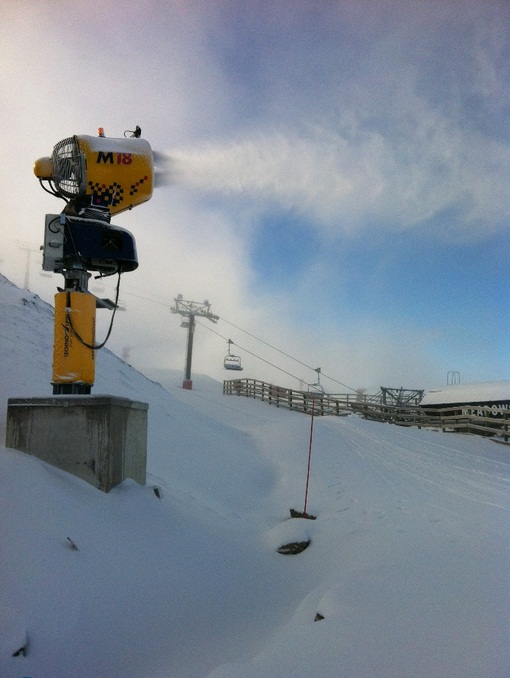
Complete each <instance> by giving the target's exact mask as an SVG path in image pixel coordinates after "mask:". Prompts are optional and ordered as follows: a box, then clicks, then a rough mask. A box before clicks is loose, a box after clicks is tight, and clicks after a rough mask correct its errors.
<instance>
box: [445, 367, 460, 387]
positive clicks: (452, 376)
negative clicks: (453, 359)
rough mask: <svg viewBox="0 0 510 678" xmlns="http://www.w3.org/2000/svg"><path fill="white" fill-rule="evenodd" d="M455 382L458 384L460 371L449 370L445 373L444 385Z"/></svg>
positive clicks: (452, 384)
mask: <svg viewBox="0 0 510 678" xmlns="http://www.w3.org/2000/svg"><path fill="white" fill-rule="evenodd" d="M456 384H460V372H457V371H455V370H450V372H448V373H447V375H446V385H447V386H455V385H456Z"/></svg>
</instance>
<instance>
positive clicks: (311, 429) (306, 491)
mask: <svg viewBox="0 0 510 678" xmlns="http://www.w3.org/2000/svg"><path fill="white" fill-rule="evenodd" d="M314 414H315V398H312V419H311V422H310V444H309V446H308V469H307V471H306V489H305V506H304V508H303V517H304V518H306V504H307V502H308V483H309V481H310V462H311V460H312V439H313V417H314Z"/></svg>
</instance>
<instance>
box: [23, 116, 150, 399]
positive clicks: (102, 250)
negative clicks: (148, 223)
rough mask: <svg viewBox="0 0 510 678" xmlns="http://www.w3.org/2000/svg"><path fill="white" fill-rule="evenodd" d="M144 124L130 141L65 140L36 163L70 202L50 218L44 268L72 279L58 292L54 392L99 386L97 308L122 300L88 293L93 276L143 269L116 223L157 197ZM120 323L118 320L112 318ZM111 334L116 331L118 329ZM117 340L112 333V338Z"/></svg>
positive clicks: (45, 181)
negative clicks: (96, 371) (119, 216)
mask: <svg viewBox="0 0 510 678" xmlns="http://www.w3.org/2000/svg"><path fill="white" fill-rule="evenodd" d="M140 135H141V130H140V128H139V127H136V129H135V130H134V131H133V132H129V131H128V132H125V133H124V137H123V138H109V137H105V135H104V131H103V129H102V128H99V134H98V136H97V137H92V136H88V135H76V136H73V137H69V138H67V139H64V140H62V141H60V142H58V143H57V144H56V145H55V146H54V148H53V152H52V154H51V156H50V157H46V158H40V159H39V160H37V161H36V162H35V164H34V173H35V175H36V176H37V177H38V179H39V181H40V183H41V186H42V187H43V188H44V190H45V191H47V192H48V193H50V194H52V195H54V196H56V197H58V198H61V199H63V200H65V202H66V206H65V208H64V209H63V211H62V213H61V214H47V215H46V224H45V234H44V246H43V248H42V249H43V269H44V270H45V271H51V272H53V273H61V274H62V275H63V276H64V280H65V285H64V289H63V290H60V291H59V293H58V294H56V295H55V341H54V351H53V380H52V383H53V392H54V393H55V394H59V393H90V389H91V387H92V385H93V382H94V351H95V350H97V349H98V348H101V347H102V346H103V345H104V343H106V342H103V343H102V344H100V345H97V344H96V343H95V309H96V307H99V308H108V307H109V308H113V310H114V312H115V309H116V303H117V300H118V285H117V300H116V301H115V303H113V302H109V300H105V301H106V303H104V302H103V301H101V300H98V299H96V298H95V297H94V296H93V295H91V294H90V293H89V292H88V280H89V278H90V275H91V274H90V273H89V271H95V272H97V273H98V274H99V276H107V275H113V274H115V273H117V274H118V275H119V281H120V274H121V273H124V272H127V271H133V270H134V269H136V268H137V267H138V259H137V253H136V244H135V239H134V237H133V235H132V234H131V233H130V232H129V231H127V230H125V229H123V228H119V227H118V226H113V225H112V224H111V223H110V220H111V216H112V215H114V214H120V213H121V212H124V211H126V210H130V209H132V208H133V207H136V206H137V205H140V204H142V203H144V202H146V201H147V200H150V198H151V197H152V191H153V178H154V163H153V155H152V149H151V147H150V145H149V143H148V142H147V141H145V140H144V139H141V138H140ZM112 322H113V317H112ZM110 329H111V328H110ZM108 335H109V333H108Z"/></svg>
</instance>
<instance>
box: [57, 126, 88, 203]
mask: <svg viewBox="0 0 510 678" xmlns="http://www.w3.org/2000/svg"><path fill="white" fill-rule="evenodd" d="M52 159H53V168H54V169H53V171H54V175H53V179H54V181H55V185H56V187H57V189H58V191H59V193H61V194H62V195H65V196H66V197H68V198H75V197H76V196H78V195H80V193H85V185H84V178H85V171H84V170H85V158H84V155H83V153H82V152H81V150H80V147H79V144H78V140H77V138H76V137H70V138H69V139H64V140H63V141H59V143H58V144H56V146H55V147H54V149H53V156H52Z"/></svg>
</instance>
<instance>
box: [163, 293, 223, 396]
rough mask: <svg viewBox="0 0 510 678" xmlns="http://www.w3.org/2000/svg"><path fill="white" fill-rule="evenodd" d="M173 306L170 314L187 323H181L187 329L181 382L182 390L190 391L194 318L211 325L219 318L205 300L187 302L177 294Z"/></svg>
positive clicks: (191, 383) (191, 384)
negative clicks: (175, 314) (176, 315)
mask: <svg viewBox="0 0 510 678" xmlns="http://www.w3.org/2000/svg"><path fill="white" fill-rule="evenodd" d="M174 302H175V304H174V305H173V306H172V307H171V308H170V311H171V312H172V313H178V314H179V315H181V316H183V317H184V318H187V321H185V322H184V321H183V324H182V326H183V327H187V329H188V339H187V343H186V366H185V369H184V381H183V382H182V388H184V389H188V390H191V388H192V386H193V382H192V380H191V361H192V358H193V335H194V332H195V316H199V317H201V318H207V320H210V321H211V322H213V323H217V322H218V320H219V319H220V317H219V316H218V315H214V313H212V311H211V304H210V303H209V302H208V301H207V300H206V301H203V302H197V301H187V300H186V299H183V297H182V294H178V295H177V297H175V299H174Z"/></svg>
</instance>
